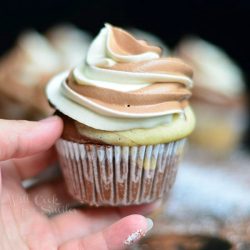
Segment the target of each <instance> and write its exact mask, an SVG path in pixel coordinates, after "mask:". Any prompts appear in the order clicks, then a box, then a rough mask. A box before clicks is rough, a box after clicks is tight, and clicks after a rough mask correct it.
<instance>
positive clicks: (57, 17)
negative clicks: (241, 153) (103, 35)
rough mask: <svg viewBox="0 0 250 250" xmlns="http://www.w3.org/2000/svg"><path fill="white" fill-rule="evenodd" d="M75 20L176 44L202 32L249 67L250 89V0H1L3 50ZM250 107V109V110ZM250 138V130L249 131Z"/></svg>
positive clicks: (0, 44)
mask: <svg viewBox="0 0 250 250" xmlns="http://www.w3.org/2000/svg"><path fill="white" fill-rule="evenodd" d="M64 21H69V22H72V23H74V24H76V25H77V26H78V27H80V28H82V29H86V30H88V31H90V32H91V33H92V34H93V35H95V34H96V33H97V32H98V31H99V29H100V28H101V27H102V26H103V23H104V22H110V23H112V24H114V25H117V26H123V27H127V26H134V27H137V28H139V29H143V30H145V31H150V32H152V33H154V34H156V35H158V36H159V37H160V38H162V39H163V40H164V41H165V42H166V43H167V44H168V45H169V46H170V47H173V46H174V45H175V44H176V43H177V42H178V40H179V39H180V38H181V37H182V36H184V35H186V34H190V33H191V34H196V35H199V36H201V37H202V38H204V39H206V40H208V41H211V42H212V43H214V44H217V45H219V46H220V47H222V48H223V49H224V50H225V51H226V52H227V53H228V54H229V55H230V56H231V57H232V58H233V59H234V60H235V61H236V62H237V63H238V64H239V65H240V66H241V67H242V69H243V71H244V73H245V77H246V83H247V86H248V95H249V89H250V84H249V82H250V70H249V69H250V49H249V47H250V1H247V0H246V1H242V0H238V1H237V0H235V1H230V0H228V1H215V0H210V1H209V0H192V1H174V0H172V1H167V0H165V1H156V0H151V1H135V0H134V1H131V0H127V1H119V0H115V1H110V0H105V1H104V0H103V1H96V0H85V1H84V0H81V1H70V0H68V1H66V0H43V1H17V0H15V1H10V2H8V1H7V0H5V1H3V0H2V1H1V5H0V54H1V53H4V52H5V51H6V50H7V49H8V48H10V47H11V46H12V45H13V44H14V41H15V39H16V37H17V35H18V34H19V33H20V32H21V31H22V30H23V29H27V28H35V29H37V30H38V31H40V32H43V31H45V30H46V29H47V28H49V27H50V26H51V25H53V24H56V23H60V22H64ZM249 110H250V109H249ZM246 141H248V142H249V141H250V129H249V131H248V132H247V135H246Z"/></svg>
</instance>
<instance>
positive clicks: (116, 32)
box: [105, 24, 161, 57]
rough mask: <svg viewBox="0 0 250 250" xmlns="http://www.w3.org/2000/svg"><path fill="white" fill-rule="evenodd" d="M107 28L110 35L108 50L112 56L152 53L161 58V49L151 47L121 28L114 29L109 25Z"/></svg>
mask: <svg viewBox="0 0 250 250" xmlns="http://www.w3.org/2000/svg"><path fill="white" fill-rule="evenodd" d="M105 26H106V28H107V29H108V32H109V33H110V34H109V36H108V40H107V43H108V46H107V48H108V51H109V52H110V53H111V54H118V55H140V54H144V53H149V52H151V53H155V54H158V57H159V56H160V54H161V49H160V48H159V47H156V46H151V45H149V44H148V43H147V42H146V41H144V40H137V39H136V38H134V37H133V36H132V35H131V34H129V33H128V32H126V31H124V30H122V29H120V28H116V27H112V26H111V25H109V24H106V25H105Z"/></svg>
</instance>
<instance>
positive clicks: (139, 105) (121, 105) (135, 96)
mask: <svg viewBox="0 0 250 250" xmlns="http://www.w3.org/2000/svg"><path fill="white" fill-rule="evenodd" d="M107 50H108V53H109V54H111V57H112V56H113V58H114V59H115V64H111V65H107V64H103V65H102V64H97V65H96V66H97V67H98V68H100V69H103V70H106V71H107V72H109V71H110V72H124V73H134V74H137V73H138V74H151V75H152V77H151V78H150V81H151V82H150V83H151V84H148V85H147V86H144V87H142V88H139V89H136V90H132V91H118V90H115V89H111V88H108V87H105V85H104V86H103V87H100V86H98V87H97V86H93V85H90V84H88V83H86V84H84V82H81V84H79V83H78V81H77V79H75V77H74V74H73V72H71V74H70V75H69V77H68V79H67V81H66V84H67V86H68V87H69V88H70V89H71V90H73V91H74V92H76V93H77V94H79V95H80V96H83V97H85V98H87V99H88V100H90V101H91V102H93V103H95V104H98V105H101V106H102V107H105V108H108V109H110V110H113V111H115V112H125V113H130V114H141V113H143V114H147V113H150V114H151V113H159V112H161V111H169V113H171V111H173V112H176V110H183V108H185V107H186V106H187V105H188V99H189V98H190V96H191V92H190V90H189V89H188V88H189V86H187V84H186V83H185V81H183V79H184V78H185V79H191V78H192V75H193V71H192V69H191V68H190V67H189V66H188V65H187V64H185V63H184V62H183V61H181V60H180V59H177V58H162V57H160V54H161V49H160V48H159V47H155V46H151V45H149V44H147V42H145V41H141V40H137V39H136V38H134V37H133V36H132V35H130V34H129V33H127V32H125V31H124V30H122V29H120V28H116V27H112V26H111V30H110V32H109V36H108V38H107ZM145 53H151V54H152V53H153V55H154V57H155V58H152V59H149V60H147V59H144V60H138V58H132V59H131V58H130V59H131V60H129V61H128V60H127V59H126V58H125V59H124V60H123V56H124V55H125V56H127V55H132V56H134V55H142V54H145ZM155 75H156V80H154V77H155ZM159 76H160V77H162V79H163V80H162V79H161V78H159V79H160V80H157V79H158V78H157V77H159ZM165 76H166V80H165V79H164V77H165ZM168 76H169V78H168ZM152 79H153V80H152Z"/></svg>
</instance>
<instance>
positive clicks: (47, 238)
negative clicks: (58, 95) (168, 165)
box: [0, 117, 156, 250]
mask: <svg viewBox="0 0 250 250" xmlns="http://www.w3.org/2000/svg"><path fill="white" fill-rule="evenodd" d="M62 128H63V125H62V121H61V119H60V118H59V117H51V118H47V119H45V120H42V121H40V122H28V121H7V120H0V249H1V250H9V249H18V250H23V249H25V250H26V249H34V250H54V249H55V250H56V249H59V250H70V249H75V250H102V249H104V250H111V249H112V250H113V249H114V250H115V249H123V248H125V247H126V245H129V244H130V243H133V242H134V241H136V240H138V239H139V238H141V237H142V236H143V235H145V233H146V232H147V231H148V230H149V229H151V227H152V221H151V220H150V219H146V218H145V217H144V216H142V215H136V214H133V213H149V212H150V211H151V210H152V209H154V207H155V206H156V205H155V204H151V205H147V206H133V207H125V208H78V209H67V211H64V213H61V214H57V215H55V216H50V217H49V216H47V215H46V214H45V213H44V209H43V208H44V207H43V206H40V205H41V204H40V203H39V202H38V200H39V199H38V197H40V198H41V197H43V198H44V199H46V200H49V199H50V198H51V197H56V199H57V201H60V202H59V203H60V204H61V205H63V206H66V203H65V200H67V199H68V196H67V193H66V189H65V187H64V186H63V185H64V184H63V182H62V181H61V180H57V181H54V182H48V183H44V184H41V185H40V186H37V187H35V188H33V189H31V190H25V189H24V188H23V187H22V184H21V183H22V181H23V180H26V179H29V178H31V177H34V176H36V175H37V174H39V173H41V172H42V171H43V170H44V169H45V168H47V167H48V166H49V165H51V164H52V163H53V162H54V161H55V160H56V153H55V151H54V148H53V144H54V143H55V141H56V140H57V139H58V138H59V136H60V135H61V133H62ZM57 203H58V202H57ZM63 206H61V208H62V207H63ZM129 214H133V215H129ZM126 215H129V216H127V217H124V216H126ZM123 217H124V218H123ZM119 219H120V220H119ZM116 221H117V222H116ZM114 222H115V223H114ZM111 223H114V224H112V225H111Z"/></svg>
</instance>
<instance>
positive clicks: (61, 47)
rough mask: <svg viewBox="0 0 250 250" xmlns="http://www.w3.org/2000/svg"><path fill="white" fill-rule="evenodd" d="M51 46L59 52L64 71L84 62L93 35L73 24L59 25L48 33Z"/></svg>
mask: <svg viewBox="0 0 250 250" xmlns="http://www.w3.org/2000/svg"><path fill="white" fill-rule="evenodd" d="M46 37H47V38H48V40H49V42H50V43H51V45H52V46H53V47H54V49H55V50H56V51H57V52H58V54H59V57H60V62H61V67H62V69H70V68H72V67H75V66H76V65H78V64H79V63H81V61H82V60H83V58H84V56H85V54H86V52H87V49H88V47H89V44H90V42H91V40H92V37H91V35H90V34H89V33H88V32H87V31H84V30H80V29H78V28H77V27H76V26H74V25H72V24H59V25H56V26H53V27H52V28H50V29H49V30H48V31H47V32H46Z"/></svg>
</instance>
